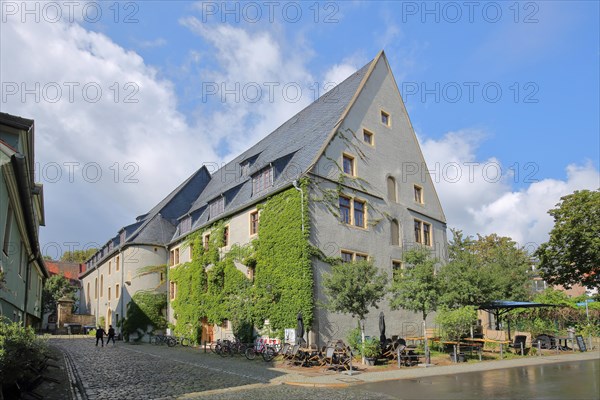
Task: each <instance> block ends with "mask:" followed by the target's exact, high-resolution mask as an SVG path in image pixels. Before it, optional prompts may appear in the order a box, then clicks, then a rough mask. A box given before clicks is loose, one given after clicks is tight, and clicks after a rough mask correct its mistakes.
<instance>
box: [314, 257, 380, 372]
mask: <svg viewBox="0 0 600 400" xmlns="http://www.w3.org/2000/svg"><path fill="white" fill-rule="evenodd" d="M386 285H387V275H386V274H385V273H383V272H382V271H380V270H378V268H377V267H375V265H374V264H373V261H371V260H369V261H367V260H364V261H357V262H350V263H341V264H334V265H332V267H331V273H324V274H323V288H324V292H325V295H326V296H327V299H328V301H329V302H328V303H327V304H326V305H325V307H326V308H327V309H329V310H331V311H334V312H340V313H344V314H350V315H351V316H352V318H357V322H358V326H359V327H360V330H361V343H365V326H364V320H365V318H366V316H367V314H368V313H369V309H370V308H371V307H375V308H377V303H379V302H380V301H381V299H383V297H384V296H385V288H386ZM363 358H364V357H363ZM363 361H364V360H363Z"/></svg>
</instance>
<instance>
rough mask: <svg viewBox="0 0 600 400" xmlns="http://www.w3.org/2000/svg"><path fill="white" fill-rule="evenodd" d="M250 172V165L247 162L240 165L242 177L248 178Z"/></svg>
mask: <svg viewBox="0 0 600 400" xmlns="http://www.w3.org/2000/svg"><path fill="white" fill-rule="evenodd" d="M248 171H250V163H249V162H248V161H245V162H243V163H241V164H240V176H247V175H248Z"/></svg>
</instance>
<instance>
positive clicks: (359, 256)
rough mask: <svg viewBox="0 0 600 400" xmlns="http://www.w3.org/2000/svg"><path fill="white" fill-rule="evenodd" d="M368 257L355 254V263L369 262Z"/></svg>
mask: <svg viewBox="0 0 600 400" xmlns="http://www.w3.org/2000/svg"><path fill="white" fill-rule="evenodd" d="M367 258H368V257H367V255H366V254H358V253H357V254H355V255H354V261H367Z"/></svg>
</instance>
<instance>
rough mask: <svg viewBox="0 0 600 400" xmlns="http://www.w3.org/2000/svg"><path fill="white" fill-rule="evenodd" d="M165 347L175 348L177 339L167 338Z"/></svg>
mask: <svg viewBox="0 0 600 400" xmlns="http://www.w3.org/2000/svg"><path fill="white" fill-rule="evenodd" d="M167 346H169V347H174V346H177V339H175V338H174V337H170V336H169V337H167Z"/></svg>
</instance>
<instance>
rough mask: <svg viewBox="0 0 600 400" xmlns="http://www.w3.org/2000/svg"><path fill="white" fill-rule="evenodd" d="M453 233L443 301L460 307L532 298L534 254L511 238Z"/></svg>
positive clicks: (443, 270) (442, 277)
mask: <svg viewBox="0 0 600 400" xmlns="http://www.w3.org/2000/svg"><path fill="white" fill-rule="evenodd" d="M452 234H453V238H452V241H451V242H450V244H449V246H448V252H449V260H448V261H449V262H448V264H446V265H445V266H443V267H442V268H441V270H440V276H439V281H440V291H441V293H442V295H441V297H440V304H443V305H445V306H447V307H449V308H456V307H462V306H467V305H480V304H482V303H487V302H490V301H492V300H525V299H527V298H529V278H530V273H529V270H530V267H529V265H530V257H529V255H528V254H527V252H526V251H525V250H524V249H523V248H520V247H518V246H517V244H516V243H515V242H514V241H513V240H512V239H511V238H508V237H501V236H498V235H496V234H491V235H488V236H478V238H477V240H474V239H472V238H471V237H463V234H462V232H461V231H457V230H452Z"/></svg>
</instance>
